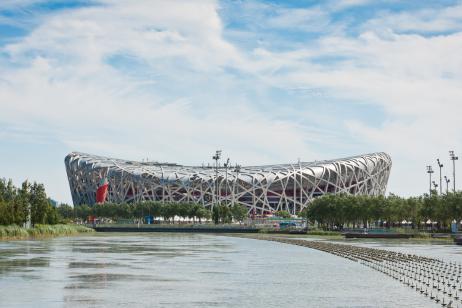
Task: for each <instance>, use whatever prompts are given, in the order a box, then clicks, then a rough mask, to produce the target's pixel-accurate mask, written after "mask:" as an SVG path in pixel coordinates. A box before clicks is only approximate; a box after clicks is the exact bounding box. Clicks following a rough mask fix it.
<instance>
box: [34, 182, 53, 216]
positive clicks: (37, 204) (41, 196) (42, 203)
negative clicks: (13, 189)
mask: <svg viewBox="0 0 462 308" xmlns="http://www.w3.org/2000/svg"><path fill="white" fill-rule="evenodd" d="M30 206H31V221H32V225H36V224H44V223H45V221H46V214H47V210H48V206H49V203H48V198H47V195H46V193H45V187H44V186H43V184H37V183H34V184H32V186H31V189H30Z"/></svg>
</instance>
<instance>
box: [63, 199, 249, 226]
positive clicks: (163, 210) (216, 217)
mask: <svg viewBox="0 0 462 308" xmlns="http://www.w3.org/2000/svg"><path fill="white" fill-rule="evenodd" d="M58 213H59V215H60V216H61V217H63V218H65V219H76V218H79V219H81V220H87V219H88V217H90V216H96V217H105V218H110V219H112V220H120V219H142V220H145V218H146V217H153V218H160V217H161V218H163V220H164V221H166V222H172V223H175V218H176V217H181V218H183V220H189V221H193V222H196V220H197V221H198V222H199V223H201V222H202V220H203V219H211V218H212V220H213V221H214V222H215V223H217V224H218V223H230V222H232V221H233V220H234V221H239V222H242V221H243V220H244V219H245V217H247V209H246V208H245V207H244V206H242V205H238V204H235V205H233V206H231V207H228V206H226V205H218V206H215V207H214V208H213V211H212V212H210V211H209V210H208V209H206V208H204V206H202V205H201V204H199V203H191V202H187V203H186V202H184V203H173V202H159V201H144V202H136V203H122V204H116V203H104V204H97V205H93V206H88V205H79V206H76V207H75V208H72V207H70V206H68V205H61V206H59V207H58Z"/></svg>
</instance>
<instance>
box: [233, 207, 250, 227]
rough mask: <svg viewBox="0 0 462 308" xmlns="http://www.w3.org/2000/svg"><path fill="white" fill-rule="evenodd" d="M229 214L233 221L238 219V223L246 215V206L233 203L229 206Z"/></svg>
mask: <svg viewBox="0 0 462 308" xmlns="http://www.w3.org/2000/svg"><path fill="white" fill-rule="evenodd" d="M231 215H232V216H233V219H234V220H235V221H238V222H239V224H241V223H242V221H243V220H244V219H245V218H246V217H247V208H246V207H245V206H243V205H241V204H238V203H235V204H234V205H233V206H232V207H231Z"/></svg>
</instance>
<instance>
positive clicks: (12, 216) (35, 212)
mask: <svg viewBox="0 0 462 308" xmlns="http://www.w3.org/2000/svg"><path fill="white" fill-rule="evenodd" d="M29 221H30V222H31V224H32V225H36V224H56V223H58V222H59V217H58V212H57V211H56V208H55V207H53V206H52V205H51V203H50V200H49V199H48V198H47V195H46V192H45V187H44V186H43V184H38V183H36V182H34V183H29V182H28V181H24V182H23V183H22V185H21V187H19V188H18V187H15V186H14V185H13V182H12V181H11V180H8V181H7V180H5V179H0V225H12V224H16V225H19V226H22V225H24V224H26V223H27V222H29Z"/></svg>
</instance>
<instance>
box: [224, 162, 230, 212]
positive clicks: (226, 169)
mask: <svg viewBox="0 0 462 308" xmlns="http://www.w3.org/2000/svg"><path fill="white" fill-rule="evenodd" d="M223 165H224V166H225V172H226V173H225V185H226V186H225V195H226V203H228V167H229V158H227V159H226V163H224V164H223Z"/></svg>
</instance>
